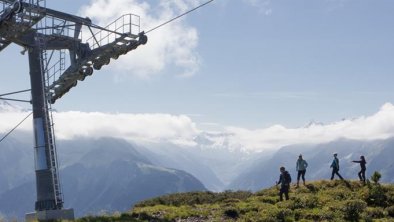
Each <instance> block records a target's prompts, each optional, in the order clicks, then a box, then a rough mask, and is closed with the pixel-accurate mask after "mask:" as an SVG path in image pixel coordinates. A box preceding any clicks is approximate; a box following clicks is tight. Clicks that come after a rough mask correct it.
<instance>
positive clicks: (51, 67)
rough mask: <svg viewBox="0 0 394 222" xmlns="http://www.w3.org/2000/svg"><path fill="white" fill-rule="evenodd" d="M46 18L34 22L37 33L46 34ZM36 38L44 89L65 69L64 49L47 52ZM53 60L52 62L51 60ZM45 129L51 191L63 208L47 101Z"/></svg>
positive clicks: (50, 106)
mask: <svg viewBox="0 0 394 222" xmlns="http://www.w3.org/2000/svg"><path fill="white" fill-rule="evenodd" d="M47 22H48V21H47V19H46V18H44V19H42V20H40V22H38V23H37V24H36V28H37V29H41V30H43V31H41V32H39V34H47V32H48V29H46V27H47V26H48V24H47ZM42 28H43V29H42ZM37 39H38V47H39V48H40V51H41V56H40V60H41V69H42V70H41V72H42V73H43V77H44V80H43V82H44V83H45V89H47V88H48V87H49V85H50V84H51V79H54V78H56V75H59V74H60V73H62V71H64V69H65V52H64V50H50V51H49V52H48V50H47V47H46V45H45V41H44V40H43V39H41V38H40V35H37ZM53 60H54V61H55V62H54V63H52V62H51V61H53ZM44 106H45V130H46V131H47V132H49V133H48V135H49V138H48V140H49V141H47V142H48V147H49V150H48V151H47V152H48V153H49V164H50V169H51V172H52V181H53V191H54V194H55V202H56V207H57V209H62V208H63V203H64V197H63V192H62V189H61V184H60V172H59V162H58V159H57V147H56V138H55V130H54V124H53V123H54V121H53V109H52V105H51V104H49V103H45V105H44Z"/></svg>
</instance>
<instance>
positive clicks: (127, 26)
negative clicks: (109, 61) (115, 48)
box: [86, 14, 140, 49]
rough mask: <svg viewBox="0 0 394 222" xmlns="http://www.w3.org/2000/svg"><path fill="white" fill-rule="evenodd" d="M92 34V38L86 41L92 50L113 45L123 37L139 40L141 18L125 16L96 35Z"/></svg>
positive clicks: (132, 15) (131, 15)
mask: <svg viewBox="0 0 394 222" xmlns="http://www.w3.org/2000/svg"><path fill="white" fill-rule="evenodd" d="M91 32H92V33H91V34H92V36H91V37H90V38H88V39H87V40H86V42H87V43H88V44H89V46H90V48H91V49H95V48H98V47H101V46H104V45H107V44H109V43H113V42H115V41H116V40H117V39H118V38H119V37H121V36H122V35H126V36H127V37H130V38H137V37H138V34H139V33H140V16H138V15H134V14H125V15H122V16H120V17H119V18H118V19H116V20H115V21H114V22H112V23H111V24H109V25H107V26H106V27H104V29H101V30H100V31H98V32H96V33H93V31H91Z"/></svg>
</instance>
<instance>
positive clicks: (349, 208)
mask: <svg viewBox="0 0 394 222" xmlns="http://www.w3.org/2000/svg"><path fill="white" fill-rule="evenodd" d="M366 207H367V203H365V202H364V201H362V200H348V201H345V203H344V208H343V212H344V218H345V219H346V220H349V221H358V219H359V218H360V215H361V214H362V213H363V211H364V209H365V208H366Z"/></svg>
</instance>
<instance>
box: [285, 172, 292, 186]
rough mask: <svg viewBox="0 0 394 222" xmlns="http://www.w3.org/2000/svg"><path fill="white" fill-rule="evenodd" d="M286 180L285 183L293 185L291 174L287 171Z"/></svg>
mask: <svg viewBox="0 0 394 222" xmlns="http://www.w3.org/2000/svg"><path fill="white" fill-rule="evenodd" d="M284 179H285V183H288V184H290V183H291V176H290V173H289V172H287V171H286V172H285V175H284Z"/></svg>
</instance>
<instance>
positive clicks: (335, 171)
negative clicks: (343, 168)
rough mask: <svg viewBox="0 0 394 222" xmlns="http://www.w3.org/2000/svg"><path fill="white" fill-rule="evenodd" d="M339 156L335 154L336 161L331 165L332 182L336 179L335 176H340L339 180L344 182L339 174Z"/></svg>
mask: <svg viewBox="0 0 394 222" xmlns="http://www.w3.org/2000/svg"><path fill="white" fill-rule="evenodd" d="M337 156H338V154H337V153H334V159H333V160H332V163H331V166H330V167H331V168H332V174H331V180H333V179H334V175H335V174H336V175H338V177H339V178H341V180H343V177H342V176H341V174H339V160H338V158H337Z"/></svg>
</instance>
